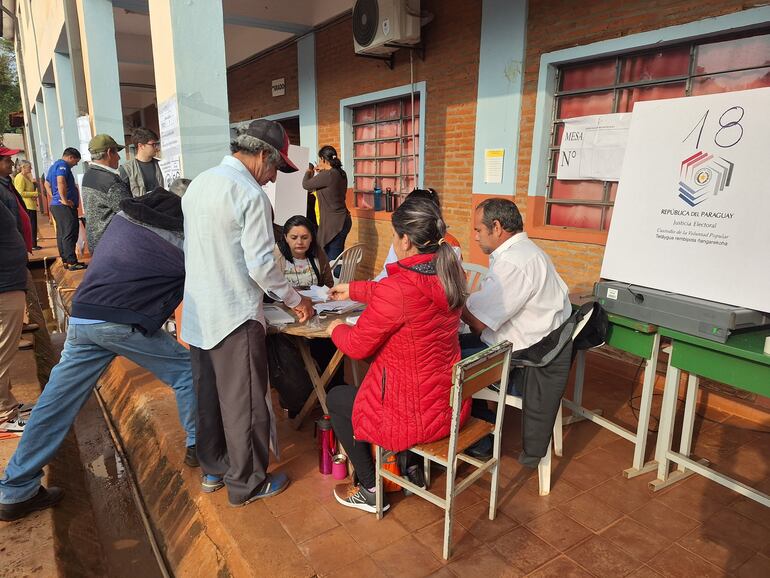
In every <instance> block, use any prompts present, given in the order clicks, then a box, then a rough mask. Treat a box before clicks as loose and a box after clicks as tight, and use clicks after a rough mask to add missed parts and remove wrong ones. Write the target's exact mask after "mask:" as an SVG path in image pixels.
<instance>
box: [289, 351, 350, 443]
mask: <svg viewBox="0 0 770 578" xmlns="http://www.w3.org/2000/svg"><path fill="white" fill-rule="evenodd" d="M296 339H297V348H298V349H299V352H300V354H301V355H302V360H303V361H304V363H305V369H306V370H307V374H308V375H309V376H310V381H311V383H312V384H313V391H311V392H310V395H309V396H308V398H307V401H306V402H305V405H303V406H302V409H301V410H300V412H299V414H297V417H295V418H294V420H293V421H292V427H293V428H294V429H299V428H300V427H301V426H302V422H303V420H304V419H305V417H306V416H307V414H308V413H310V411H311V410H312V409H313V407H314V406H315V402H316V400H318V402H319V403H320V404H321V408H322V409H323V411H324V413H325V414H328V413H329V409H328V408H327V407H326V386H327V385H328V384H329V381H331V378H332V375H334V373H335V372H336V371H337V368H338V367H339V366H340V363H341V362H342V359H343V357H344V354H343V353H342V351H340V350H339V349H338V350H337V351H336V352H335V353H334V356H333V357H332V358H331V361H329V365H328V366H326V369H325V370H324V372H323V374H322V375H320V376H319V375H318V369H317V368H316V363H315V360H314V359H313V356H312V355H311V354H310V348H309V347H308V345H307V341H306V340H305V338H303V337H297V338H296Z"/></svg>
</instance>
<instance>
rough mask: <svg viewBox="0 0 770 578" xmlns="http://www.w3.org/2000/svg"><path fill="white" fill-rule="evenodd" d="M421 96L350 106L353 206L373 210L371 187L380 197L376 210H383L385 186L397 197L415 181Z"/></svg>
mask: <svg viewBox="0 0 770 578" xmlns="http://www.w3.org/2000/svg"><path fill="white" fill-rule="evenodd" d="M419 113H420V97H419V96H418V95H415V96H414V116H412V96H411V95H409V96H406V97H403V98H397V99H394V100H386V101H383V102H378V103H374V104H367V105H364V106H358V107H355V108H354V109H353V193H354V197H355V206H356V207H359V208H362V209H375V199H374V188H375V186H377V187H379V188H380V189H381V190H382V193H383V196H382V197H381V198H380V204H379V205H378V206H377V207H376V209H377V210H385V208H386V205H385V197H384V194H385V192H386V191H387V189H390V191H391V193H393V194H394V195H396V196H395V197H394V207H393V208H395V207H396V206H398V200H399V199H400V198H403V196H404V195H406V194H408V193H409V192H410V191H411V190H412V189H413V188H414V187H415V183H416V182H417V181H416V169H417V167H418V166H419V154H418V151H419V150H420V149H419V147H420V136H419V131H420V114H419Z"/></svg>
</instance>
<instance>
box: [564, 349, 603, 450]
mask: <svg viewBox="0 0 770 578" xmlns="http://www.w3.org/2000/svg"><path fill="white" fill-rule="evenodd" d="M585 373H586V352H585V350H584V349H581V350H580V351H578V352H577V355H576V356H575V388H574V389H573V392H572V399H571V400H569V403H568V404H567V407H568V408H570V409H572V408H574V407H580V406H581V404H582V403H583V383H584V381H585ZM588 413H591V414H594V415H602V410H601V409H594V410H592V411H589V412H588ZM558 419H561V421H562V425H569V424H571V423H577V422H579V421H585V420H587V419H590V418H589V417H588V416H587V415H582V414H579V413H576V412H575V410H574V409H573V411H572V415H569V416H567V417H562V415H561V413H559V416H558ZM554 443H556V440H555V439H554ZM556 455H557V456H560V455H561V447H559V446H557V447H556Z"/></svg>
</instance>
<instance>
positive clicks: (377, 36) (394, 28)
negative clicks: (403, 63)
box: [353, 0, 420, 55]
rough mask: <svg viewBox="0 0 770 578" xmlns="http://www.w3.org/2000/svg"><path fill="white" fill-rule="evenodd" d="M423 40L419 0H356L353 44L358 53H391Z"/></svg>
mask: <svg viewBox="0 0 770 578" xmlns="http://www.w3.org/2000/svg"><path fill="white" fill-rule="evenodd" d="M418 42H420V0H356V4H355V6H354V7H353V46H354V47H355V50H356V54H369V55H371V54H375V55H388V54H391V53H392V52H395V51H396V50H398V49H399V47H400V46H402V45H410V44H417V43H418Z"/></svg>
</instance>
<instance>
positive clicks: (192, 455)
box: [184, 445, 201, 468]
mask: <svg viewBox="0 0 770 578" xmlns="http://www.w3.org/2000/svg"><path fill="white" fill-rule="evenodd" d="M184 465H186V466H187V467H190V468H199V467H200V465H201V464H200V462H199V461H198V453H197V452H196V451H195V446H194V445H192V446H187V450H186V451H185V453H184Z"/></svg>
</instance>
